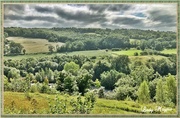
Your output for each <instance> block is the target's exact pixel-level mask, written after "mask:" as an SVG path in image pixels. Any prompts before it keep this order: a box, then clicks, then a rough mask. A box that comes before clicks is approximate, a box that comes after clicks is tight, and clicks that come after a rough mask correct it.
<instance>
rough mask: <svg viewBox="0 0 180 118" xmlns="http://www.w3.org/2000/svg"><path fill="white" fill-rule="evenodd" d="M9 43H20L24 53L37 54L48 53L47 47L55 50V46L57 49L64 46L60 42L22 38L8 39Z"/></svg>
mask: <svg viewBox="0 0 180 118" xmlns="http://www.w3.org/2000/svg"><path fill="white" fill-rule="evenodd" d="M7 39H8V40H10V41H14V42H15V43H20V44H21V45H22V46H23V47H24V48H25V50H26V53H39V52H49V49H48V46H49V45H52V46H54V47H55V48H56V45H58V46H59V47H60V46H62V45H64V43H61V42H58V43H56V42H48V40H46V39H38V38H24V37H8V38H7Z"/></svg>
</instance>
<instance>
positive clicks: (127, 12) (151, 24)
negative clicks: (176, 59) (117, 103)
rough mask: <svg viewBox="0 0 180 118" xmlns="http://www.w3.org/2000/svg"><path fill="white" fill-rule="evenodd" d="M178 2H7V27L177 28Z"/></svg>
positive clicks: (5, 14)
mask: <svg viewBox="0 0 180 118" xmlns="http://www.w3.org/2000/svg"><path fill="white" fill-rule="evenodd" d="M176 25H177V5H176V4H172V3H171V4H4V27H25V28H52V27H64V28H66V27H78V28H110V29H121V28H125V29H142V30H159V31H176V30H177V26H176Z"/></svg>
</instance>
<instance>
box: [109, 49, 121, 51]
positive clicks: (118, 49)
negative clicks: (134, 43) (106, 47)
mask: <svg viewBox="0 0 180 118" xmlns="http://www.w3.org/2000/svg"><path fill="white" fill-rule="evenodd" d="M111 50H112V51H121V49H120V48H112V49H111Z"/></svg>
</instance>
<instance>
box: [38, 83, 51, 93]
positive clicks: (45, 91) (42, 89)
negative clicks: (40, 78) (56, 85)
mask: <svg viewBox="0 0 180 118" xmlns="http://www.w3.org/2000/svg"><path fill="white" fill-rule="evenodd" d="M49 89H50V88H49V86H48V85H45V84H43V85H42V87H41V89H40V93H48V91H49Z"/></svg>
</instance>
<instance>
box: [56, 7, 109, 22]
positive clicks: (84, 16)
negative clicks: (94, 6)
mask: <svg viewBox="0 0 180 118" xmlns="http://www.w3.org/2000/svg"><path fill="white" fill-rule="evenodd" d="M55 12H56V13H57V15H58V16H60V17H61V18H63V19H66V20H76V21H81V22H87V23H93V22H97V21H105V20H106V19H105V14H95V13H92V14H91V13H85V12H83V11H79V12H77V13H72V12H67V11H65V10H63V9H61V8H57V9H55Z"/></svg>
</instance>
